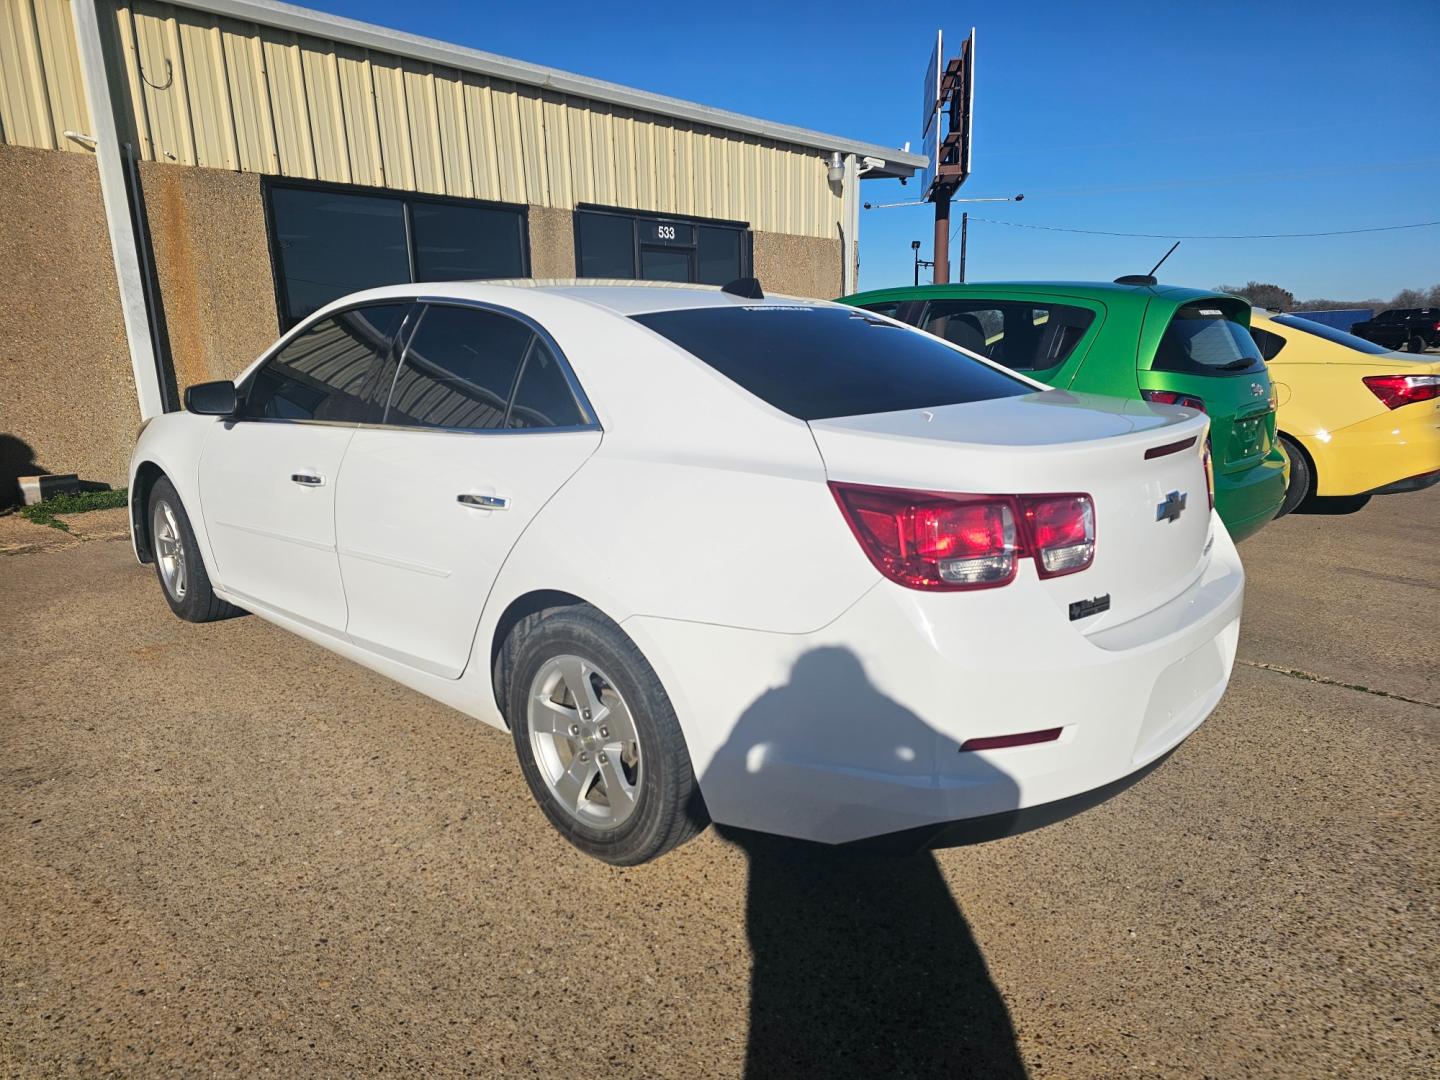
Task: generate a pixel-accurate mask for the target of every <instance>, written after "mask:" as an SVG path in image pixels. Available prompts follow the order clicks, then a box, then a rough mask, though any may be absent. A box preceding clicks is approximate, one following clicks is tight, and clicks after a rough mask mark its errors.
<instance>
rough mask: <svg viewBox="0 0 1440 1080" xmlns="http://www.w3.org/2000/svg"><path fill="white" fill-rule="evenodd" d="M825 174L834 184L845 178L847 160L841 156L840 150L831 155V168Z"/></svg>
mask: <svg viewBox="0 0 1440 1080" xmlns="http://www.w3.org/2000/svg"><path fill="white" fill-rule="evenodd" d="M825 175H826V176H827V177H829V179H830V183H832V184H838V183H840V181H842V180H844V179H845V161H844V159H842V158H841V157H840V151H839V150H836V151H835V152H834V153H832V154H831V155H830V168H829V169H827V170H826V171H825Z"/></svg>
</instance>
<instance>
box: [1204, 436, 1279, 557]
mask: <svg viewBox="0 0 1440 1080" xmlns="http://www.w3.org/2000/svg"><path fill="white" fill-rule="evenodd" d="M1288 472H1289V467H1288V465H1287V463H1286V461H1285V455H1284V453H1282V452H1281V451H1280V449H1279V444H1278V443H1277V444H1276V449H1275V450H1274V451H1272V452H1271V454H1270V456H1269V457H1267V458H1266V459H1265V460H1264V461H1262V462H1261V463H1260V464H1259V465H1255V466H1253V467H1252V468H1249V469H1245V470H1243V471H1241V472H1235V473H1221V474H1219V475H1217V476H1216V477H1215V509H1216V511H1218V512H1219V514H1220V519H1221V520H1222V521H1224V522H1225V527H1226V528H1227V529H1229V530H1230V536H1231V538H1232V539H1233V540H1235V542H1236V543H1239V542H1240V541H1241V540H1244V539H1245V538H1246V537H1247V536H1250V535H1252V534H1254V533H1256V532H1259V531H1260V529H1262V528H1264V527H1265V526H1266V525H1267V524H1269V522H1270V521H1271V519H1272V518H1274V517H1275V514H1276V512H1277V511H1278V510H1279V509H1280V504H1281V503H1282V502H1283V501H1284V500H1285V481H1286V476H1287V474H1288Z"/></svg>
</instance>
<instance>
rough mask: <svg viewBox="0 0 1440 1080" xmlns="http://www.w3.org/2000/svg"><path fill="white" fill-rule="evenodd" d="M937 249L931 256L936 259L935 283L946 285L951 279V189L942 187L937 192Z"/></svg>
mask: <svg viewBox="0 0 1440 1080" xmlns="http://www.w3.org/2000/svg"><path fill="white" fill-rule="evenodd" d="M934 198H935V251H934V253H933V254H932V255H931V256H930V257H931V258H932V259H934V260H935V284H936V285H944V284H945V283H946V282H947V281H949V280H950V189H949V187H941V188H940V189H938V190H937V191H936V192H935V196H934Z"/></svg>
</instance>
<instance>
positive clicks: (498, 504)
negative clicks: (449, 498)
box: [455, 493, 510, 510]
mask: <svg viewBox="0 0 1440 1080" xmlns="http://www.w3.org/2000/svg"><path fill="white" fill-rule="evenodd" d="M455 501H456V502H458V503H459V504H460V505H461V506H470V507H474V508H475V509H477V510H506V509H509V507H510V500H509V499H507V498H506V497H505V496H504V495H471V494H469V493H466V494H464V495H456V496H455Z"/></svg>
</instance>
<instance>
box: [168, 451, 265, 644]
mask: <svg viewBox="0 0 1440 1080" xmlns="http://www.w3.org/2000/svg"><path fill="white" fill-rule="evenodd" d="M162 505H163V506H164V507H166V508H168V510H169V512H170V515H171V518H172V519H173V521H174V525H175V532H176V533H177V534H178V535H177V536H176V541H177V542H178V544H179V548H180V550H181V552H182V553H183V565H184V579H183V580H184V584H183V588H180V589H179V591H178V595H177V587H176V586H175V585H174V584H173V583H172V581H171V580H169V579H168V578H167V576H166V574H167V565H169V564H167V563H166V561H165V557H164V556H163V555H162V552H161V550H160V548H161V544H162V540H161V538H160V537H159V536H158V535H157V533H156V528H155V515H156V512H157V511H158V510H159V509H160V507H161V506H162ZM145 510H146V514H145V522H146V525H147V527H148V528H149V530H150V554H151V557H152V559H153V561H154V563H155V576H156V578H158V579H159V581H160V591H161V592H162V593H163V594H164V595H165V602H166V603H167V604H169V605H170V610H171V611H173V612H174V613H175V614H176V615H178V616H179V617H180V618H182V619H184V620H185V621H186V622H194V623H203V622H216V621H218V620H220V619H230V618H233V617H235V616H236V615H243V614H245V613H244V612H243V611H242V610H241V609H240V608H237V607H235V606H234V605H233V604H229V603H226V602H225V601H224V600H221V599H220V598H219V597H218V596H216V595H215V591H214V590H213V589H212V588H211V587H210V575H209V573H208V572H207V571H206V569H205V560H204V559H202V558H201V557H200V545H199V544H198V543H197V542H196V540H195V530H194V529H192V528H191V527H190V518H189V515H187V514H186V513H185V505H184V504H183V503H182V502H181V501H180V495H179V493H178V492H176V490H175V485H174V484H172V483H171V482H170V478H169V477H166V476H162V477H160V479H158V480H156V481H155V485H154V487H152V488H151V489H150V502H149V505H148V506H147V507H146V508H145Z"/></svg>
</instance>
